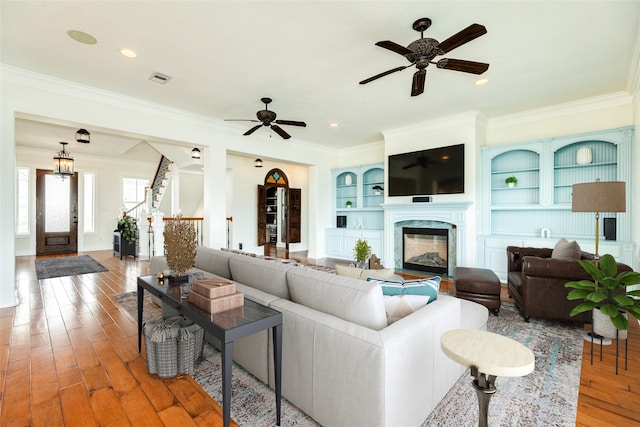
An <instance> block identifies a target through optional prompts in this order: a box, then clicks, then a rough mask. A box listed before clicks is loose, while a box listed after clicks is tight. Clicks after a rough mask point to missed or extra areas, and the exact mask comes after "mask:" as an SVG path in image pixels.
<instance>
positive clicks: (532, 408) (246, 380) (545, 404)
mask: <svg viewBox="0 0 640 427" xmlns="http://www.w3.org/2000/svg"><path fill="white" fill-rule="evenodd" d="M148 295H149V294H148V293H146V294H145V310H144V317H145V320H147V319H151V318H154V317H159V316H160V314H161V312H160V309H159V308H158V307H157V306H155V304H152V303H151V300H150V299H149V298H147V297H148ZM114 298H115V299H116V300H117V301H118V302H119V303H120V304H121V305H122V306H123V308H125V309H126V311H127V312H128V313H129V314H130V315H131V316H132V317H133V318H134V319H135V318H136V316H137V311H136V310H137V300H136V293H135V292H128V293H124V294H120V295H116V296H115V297H114ZM487 329H488V330H490V331H492V332H496V333H499V334H502V335H505V336H508V337H510V338H512V339H515V340H516V341H519V342H521V343H522V344H524V345H525V346H527V347H528V348H530V349H531V350H532V351H533V353H534V355H535V358H536V367H535V371H534V372H533V373H532V374H529V375H527V376H525V377H517V378H498V379H497V380H496V383H495V384H496V388H497V390H498V391H497V392H496V393H495V394H494V395H493V397H492V398H491V404H490V406H489V425H492V426H574V425H575V418H576V409H577V402H578V388H579V381H580V366H581V363H582V343H583V339H582V336H581V330H582V328H580V327H578V326H575V325H568V324H563V323H558V322H548V321H544V320H536V319H532V320H531V321H530V322H529V323H525V322H524V321H523V320H522V317H521V316H520V315H519V313H518V312H517V309H516V308H515V306H513V305H512V304H505V303H503V305H502V308H501V310H500V315H499V316H493V315H490V316H489V321H488V323H487ZM204 356H205V357H204V360H203V361H202V362H200V363H199V364H198V366H197V368H196V372H195V374H194V375H193V377H194V379H195V380H196V381H197V382H198V384H200V386H201V387H202V388H203V389H204V390H205V391H206V392H207V393H209V395H210V396H211V397H212V398H213V399H214V400H216V401H217V402H221V401H222V382H221V381H222V379H221V377H220V366H221V358H220V353H219V352H218V351H217V350H216V349H215V348H214V347H212V346H211V345H209V344H206V345H205V349H204ZM471 380H472V378H471V376H470V374H469V371H468V370H467V371H466V372H465V373H464V374H463V375H462V376H461V377H460V379H459V380H458V381H457V382H456V383H455V385H454V386H453V387H452V388H451V390H449V392H448V393H447V395H445V397H444V398H443V399H442V401H441V402H440V403H439V404H438V405H437V406H436V408H435V409H434V410H433V412H432V413H431V414H430V415H429V417H428V418H427V419H426V420H425V421H424V423H423V424H422V427H436V426H438V427H441V426H456V427H459V426H460V427H462V426H476V425H478V401H477V397H476V394H475V390H474V389H473V388H472V387H471ZM232 381H233V385H232V404H231V416H232V418H233V419H234V420H235V421H236V422H237V423H238V424H239V425H241V426H273V425H274V424H275V396H274V393H273V390H271V389H270V388H269V387H268V386H266V385H265V384H263V383H262V382H261V381H259V380H257V379H256V378H255V377H254V376H253V375H251V374H250V373H249V372H247V371H246V370H245V369H243V368H242V367H240V366H238V365H236V364H234V366H233V380H232ZM282 402H283V404H282V424H281V425H282V426H317V425H318V424H317V423H315V421H314V420H312V419H311V418H310V417H308V416H307V415H306V414H305V413H304V412H302V411H300V410H299V409H297V408H296V407H295V406H293V405H291V404H290V403H289V402H288V401H286V399H283V401H282Z"/></svg>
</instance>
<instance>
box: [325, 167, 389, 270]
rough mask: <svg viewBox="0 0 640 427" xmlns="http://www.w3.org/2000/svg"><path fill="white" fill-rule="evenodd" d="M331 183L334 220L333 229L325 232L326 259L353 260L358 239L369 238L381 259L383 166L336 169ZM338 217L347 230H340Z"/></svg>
mask: <svg viewBox="0 0 640 427" xmlns="http://www.w3.org/2000/svg"><path fill="white" fill-rule="evenodd" d="M332 181H333V190H334V194H335V197H334V203H335V205H334V206H333V211H334V212H335V219H334V224H333V227H331V228H328V229H326V232H325V237H326V242H327V247H326V252H327V256H329V257H332V258H342V259H351V258H352V257H353V246H354V244H355V242H356V240H357V239H358V238H366V239H367V241H368V242H369V244H370V245H371V247H372V251H373V253H375V254H377V255H378V256H380V255H381V254H382V250H383V246H382V234H383V233H382V230H383V228H384V225H383V216H384V214H383V210H382V206H381V204H382V203H384V165H383V164H382V163H376V164H371V165H361V166H354V167H350V168H341V169H334V170H333V171H332ZM374 187H376V188H374ZM381 189H382V190H381ZM347 202H350V203H347ZM338 216H340V217H345V219H346V224H345V227H338Z"/></svg>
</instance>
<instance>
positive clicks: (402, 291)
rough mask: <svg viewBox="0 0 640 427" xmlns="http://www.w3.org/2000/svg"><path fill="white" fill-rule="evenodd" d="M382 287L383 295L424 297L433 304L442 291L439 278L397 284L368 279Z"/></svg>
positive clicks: (389, 281)
mask: <svg viewBox="0 0 640 427" xmlns="http://www.w3.org/2000/svg"><path fill="white" fill-rule="evenodd" d="M367 280H368V281H370V282H374V283H377V284H379V285H380V286H382V294H383V295H390V296H392V295H422V296H427V297H429V301H428V302H433V301H435V300H436V299H437V298H438V291H439V290H440V280H441V278H440V277H439V276H435V277H429V278H425V279H417V280H405V281H402V282H395V281H391V280H379V279H371V278H369V279H367Z"/></svg>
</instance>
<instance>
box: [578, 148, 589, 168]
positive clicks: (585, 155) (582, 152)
mask: <svg viewBox="0 0 640 427" xmlns="http://www.w3.org/2000/svg"><path fill="white" fill-rule="evenodd" d="M592 160H593V158H592V155H591V148H589V147H587V146H584V147H580V148H579V149H578V152H577V153H576V163H577V164H579V165H588V164H589V163H591V161H592Z"/></svg>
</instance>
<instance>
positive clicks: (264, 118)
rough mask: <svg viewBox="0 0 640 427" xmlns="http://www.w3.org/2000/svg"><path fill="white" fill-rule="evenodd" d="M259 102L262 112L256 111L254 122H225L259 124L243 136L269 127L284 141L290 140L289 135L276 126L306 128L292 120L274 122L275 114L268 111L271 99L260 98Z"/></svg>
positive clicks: (233, 120)
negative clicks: (262, 107) (261, 103)
mask: <svg viewBox="0 0 640 427" xmlns="http://www.w3.org/2000/svg"><path fill="white" fill-rule="evenodd" d="M260 100H261V101H262V102H263V103H264V110H260V111H258V112H257V113H256V117H257V118H258V120H255V119H227V120H226V121H228V122H256V123H260V124H259V125H255V126H254V127H252V128H251V129H249V130H248V131H246V132H245V133H244V134H243V135H251V134H252V133H254V132H255V131H257V130H258V129H260V128H261V127H262V126H267V127H271V129H273V131H274V132H275V133H277V134H278V135H280V136H281V137H282V138H284V139H289V138H291V135H289V134H288V133H287V132H286V131H285V130H284V129H282V128H281V127H280V126H278V125H289V126H300V127H306V126H307V124H306V123H305V122H297V121H294V120H276V117H277V114H276V113H275V112H274V111H271V110H269V104H270V103H271V98H261V99H260Z"/></svg>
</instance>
